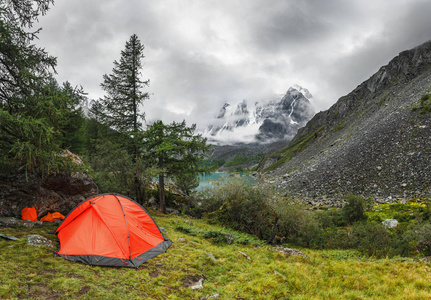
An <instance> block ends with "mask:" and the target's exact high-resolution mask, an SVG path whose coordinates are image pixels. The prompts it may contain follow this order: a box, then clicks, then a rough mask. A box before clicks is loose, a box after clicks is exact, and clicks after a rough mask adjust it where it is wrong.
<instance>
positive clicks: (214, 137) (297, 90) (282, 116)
mask: <svg viewBox="0 0 431 300" xmlns="http://www.w3.org/2000/svg"><path fill="white" fill-rule="evenodd" d="M311 98H312V95H311V93H310V92H309V91H308V90H307V89H304V88H302V87H300V86H299V85H294V86H292V87H290V88H289V89H288V90H287V92H286V94H284V95H282V96H278V97H277V98H276V99H270V100H268V99H262V100H261V101H256V102H255V103H254V106H248V104H247V100H246V99H244V100H242V102H239V103H236V104H230V103H225V104H224V105H223V107H222V108H221V110H220V112H219V114H218V116H217V118H216V119H215V120H214V121H213V122H212V125H210V126H208V128H207V130H206V132H205V133H204V136H206V137H207V138H208V139H209V141H210V142H212V143H217V144H226V143H231V144H232V143H238V142H247V143H251V142H260V143H267V142H271V141H274V140H280V139H291V138H292V137H293V136H294V135H295V134H296V132H297V130H298V129H299V128H301V127H302V126H304V125H305V124H306V122H307V121H308V120H310V119H311V117H312V116H313V115H314V109H313V108H312V104H311V102H310V99H311Z"/></svg>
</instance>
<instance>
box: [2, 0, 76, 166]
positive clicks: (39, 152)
mask: <svg viewBox="0 0 431 300" xmlns="http://www.w3.org/2000/svg"><path fill="white" fill-rule="evenodd" d="M52 3H53V1H52V0H5V1H1V2H0V171H2V170H3V171H6V170H8V171H12V170H14V169H15V168H16V167H21V168H24V169H25V170H26V171H31V172H32V173H42V174H43V173H46V172H51V171H53V170H54V171H55V170H57V169H58V168H59V167H61V166H62V161H63V160H62V159H60V158H59V156H58V155H56V154H58V153H59V152H60V151H61V146H62V143H63V142H64V140H63V138H64V136H63V134H64V131H63V129H64V130H66V129H67V127H68V126H69V125H70V123H68V121H67V119H68V117H70V116H71V114H70V113H71V112H72V110H74V105H75V104H76V103H75V99H77V98H79V97H80V96H79V94H80V92H79V91H77V90H75V89H74V88H72V87H71V86H70V85H68V86H67V87H66V86H64V87H60V86H58V84H57V83H56V81H55V80H54V79H53V73H54V72H55V65H56V58H55V57H52V56H50V55H49V54H48V53H47V52H46V51H45V50H44V49H42V48H39V47H37V46H35V45H34V44H33V43H32V42H33V40H34V39H35V38H37V34H38V33H39V30H32V26H33V23H34V21H36V20H37V18H38V16H39V15H43V14H45V13H46V12H47V11H48V8H49V5H50V4H52Z"/></svg>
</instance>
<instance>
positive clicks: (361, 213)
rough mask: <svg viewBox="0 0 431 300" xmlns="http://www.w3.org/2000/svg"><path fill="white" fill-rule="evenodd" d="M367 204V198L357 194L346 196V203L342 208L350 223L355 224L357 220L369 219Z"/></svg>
mask: <svg viewBox="0 0 431 300" xmlns="http://www.w3.org/2000/svg"><path fill="white" fill-rule="evenodd" d="M366 206H367V202H366V199H365V198H363V197H361V196H357V195H353V194H351V195H348V196H347V197H346V204H345V205H344V207H343V208H342V214H343V217H344V219H345V221H346V222H347V223H348V224H353V223H354V222H357V221H362V220H366V219H367V215H366V214H365V209H366Z"/></svg>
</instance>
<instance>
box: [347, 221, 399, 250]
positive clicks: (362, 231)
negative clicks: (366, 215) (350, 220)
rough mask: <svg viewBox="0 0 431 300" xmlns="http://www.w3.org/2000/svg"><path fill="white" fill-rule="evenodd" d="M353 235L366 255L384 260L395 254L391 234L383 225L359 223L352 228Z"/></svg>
mask: <svg viewBox="0 0 431 300" xmlns="http://www.w3.org/2000/svg"><path fill="white" fill-rule="evenodd" d="M352 235H353V238H354V243H355V244H356V246H357V249H358V250H359V251H360V252H361V253H362V254H364V255H367V256H374V257H376V258H382V257H386V256H390V255H392V254H393V251H392V245H391V244H392V239H391V234H390V233H389V231H388V230H387V229H386V228H385V227H384V226H383V225H381V224H376V223H369V222H358V223H356V224H355V225H354V226H353V227H352Z"/></svg>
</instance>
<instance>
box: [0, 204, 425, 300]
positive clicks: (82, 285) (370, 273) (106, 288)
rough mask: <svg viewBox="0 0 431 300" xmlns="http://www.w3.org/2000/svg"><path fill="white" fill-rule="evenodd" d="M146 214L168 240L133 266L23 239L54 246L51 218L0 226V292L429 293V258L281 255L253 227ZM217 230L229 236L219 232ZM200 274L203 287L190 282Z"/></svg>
mask: <svg viewBox="0 0 431 300" xmlns="http://www.w3.org/2000/svg"><path fill="white" fill-rule="evenodd" d="M152 215H153V216H154V218H155V220H156V222H157V223H158V225H159V226H160V227H163V228H165V229H166V230H167V233H166V235H167V236H168V237H169V238H170V239H171V240H172V241H173V242H174V243H173V245H172V246H171V247H170V248H169V249H168V251H167V252H166V253H163V254H161V255H159V256H157V257H155V258H153V259H151V260H149V261H147V262H146V263H144V264H143V265H141V267H139V268H138V269H130V268H113V267H95V266H89V265H84V264H80V263H75V262H70V261H66V260H64V259H62V258H60V257H54V256H53V251H54V248H48V247H33V246H30V245H27V244H26V235H28V234H40V235H42V236H44V237H46V238H48V239H50V240H51V241H53V244H54V247H56V246H57V242H56V237H55V235H54V234H52V233H51V232H53V231H54V230H55V228H56V226H55V225H53V224H44V225H43V226H42V227H41V228H33V229H26V228H24V227H22V228H0V233H3V234H8V235H13V236H16V237H18V238H20V240H19V241H11V240H5V239H0V262H1V263H0V298H1V299H209V297H211V296H213V298H214V297H217V295H219V299H431V266H430V265H429V264H428V263H426V262H423V261H419V260H416V259H411V258H401V257H395V258H383V259H375V258H373V257H371V258H370V257H363V256H362V255H360V254H359V252H357V251H356V250H309V249H299V250H301V251H303V252H304V253H305V254H307V255H308V256H309V257H310V260H308V259H306V258H303V257H300V256H293V255H292V256H290V257H286V256H285V255H284V254H282V253H280V252H276V251H273V250H272V246H270V245H266V244H264V243H263V242H261V241H259V240H257V239H256V238H255V237H254V236H252V235H247V234H244V233H239V232H236V231H232V230H230V229H226V228H223V227H221V226H218V225H211V224H208V223H207V222H205V221H203V220H195V219H193V220H191V219H189V218H187V217H179V216H163V215H159V214H157V213H154V212H152ZM221 233H228V234H229V237H230V238H231V240H233V241H232V243H231V244H228V243H226V242H225V241H223V240H222V239H220V237H221V236H223V235H222V234H221ZM178 239H180V240H178ZM183 239H184V240H183ZM285 246H289V245H285ZM239 251H241V252H243V253H245V254H247V255H248V256H249V257H250V258H251V260H248V259H247V258H246V257H245V256H243V254H241V253H240V252H239ZM201 278H202V279H203V288H202V289H198V290H193V289H191V287H190V286H191V285H192V283H193V282H195V281H197V280H199V279H201Z"/></svg>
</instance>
